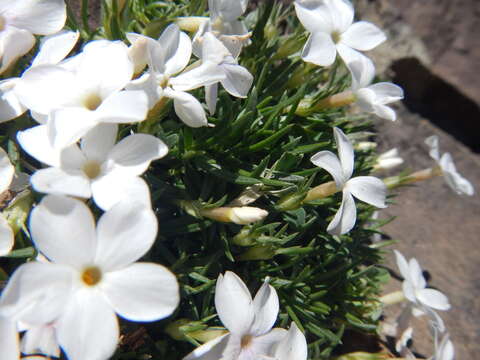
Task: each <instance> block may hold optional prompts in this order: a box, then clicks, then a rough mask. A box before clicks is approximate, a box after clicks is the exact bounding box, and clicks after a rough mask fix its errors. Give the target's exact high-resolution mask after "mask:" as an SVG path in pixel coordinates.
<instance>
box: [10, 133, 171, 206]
mask: <svg viewBox="0 0 480 360" xmlns="http://www.w3.org/2000/svg"><path fill="white" fill-rule="evenodd" d="M47 131H48V129H47V125H39V126H36V127H33V128H30V129H27V130H25V131H20V132H18V133H17V138H18V142H19V143H20V145H21V146H22V148H23V149H24V150H25V151H26V152H27V153H29V154H30V155H31V156H33V157H34V158H36V159H37V160H39V161H41V162H43V163H45V164H47V165H49V166H50V167H49V168H46V169H40V170H37V171H36V172H35V173H34V174H33V175H32V177H31V180H30V181H31V183H32V186H33V188H34V189H35V190H36V191H39V192H43V193H47V194H60V195H71V196H77V197H81V198H90V197H93V199H94V200H95V203H96V204H97V205H98V206H99V207H100V208H102V209H103V210H107V209H109V208H111V207H112V206H113V205H115V204H116V203H117V202H118V201H121V200H125V199H129V200H130V201H133V200H137V201H141V202H143V203H144V204H146V205H147V206H150V191H149V189H148V185H147V184H146V183H145V181H144V180H143V179H142V178H140V177H139V176H140V175H141V174H142V173H143V172H145V170H147V168H148V166H149V165H150V162H151V161H153V160H156V159H159V158H161V157H163V156H165V155H166V154H167V152H168V148H167V146H166V145H165V144H164V143H163V142H162V141H161V140H160V139H157V138H156V137H154V136H152V135H147V134H134V135H129V136H127V137H125V138H124V139H122V140H121V141H120V142H118V143H117V144H115V142H116V139H117V125H116V124H101V125H98V126H97V127H96V128H94V129H92V130H91V131H90V132H89V133H87V135H85V136H84V138H83V139H82V141H81V144H80V146H78V145H77V144H74V145H70V146H69V147H67V148H65V149H63V150H57V149H55V148H54V147H53V146H51V144H50V142H49V140H48V135H47Z"/></svg>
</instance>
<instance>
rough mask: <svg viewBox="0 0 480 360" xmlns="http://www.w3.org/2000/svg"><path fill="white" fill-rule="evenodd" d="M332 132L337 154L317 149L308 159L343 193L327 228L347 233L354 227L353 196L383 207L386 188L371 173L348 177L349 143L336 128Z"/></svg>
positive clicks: (351, 159) (350, 169)
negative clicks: (338, 207) (327, 175)
mask: <svg viewBox="0 0 480 360" xmlns="http://www.w3.org/2000/svg"><path fill="white" fill-rule="evenodd" d="M333 134H334V136H335V142H336V143H337V148H338V155H339V156H338V157H337V156H336V155H335V154H333V153H332V152H330V151H320V152H318V153H316V154H315V155H313V156H312V157H311V158H310V161H311V162H312V163H313V164H315V165H316V166H319V167H321V168H323V169H325V170H326V171H327V172H328V173H329V174H330V175H332V177H333V179H334V180H335V185H336V187H337V189H338V190H341V191H342V193H343V197H342V204H341V206H340V209H338V211H337V213H336V214H335V216H334V218H333V220H332V221H331V222H330V224H328V227H327V231H328V232H329V233H330V234H334V235H341V234H345V233H347V232H349V231H350V230H351V229H352V228H353V227H354V226H355V221H356V219H357V208H356V206H355V201H354V199H353V197H356V198H357V199H359V200H362V201H364V202H366V203H367V204H370V205H373V206H376V207H377V208H385V207H386V205H385V199H386V194H387V187H386V186H385V184H384V183H383V181H382V180H380V179H378V178H376V177H373V176H357V177H354V178H352V174H353V165H354V153H353V146H352V144H351V143H350V140H349V139H348V138H347V136H346V135H345V134H344V133H343V131H342V130H340V129H339V128H337V127H336V128H334V129H333Z"/></svg>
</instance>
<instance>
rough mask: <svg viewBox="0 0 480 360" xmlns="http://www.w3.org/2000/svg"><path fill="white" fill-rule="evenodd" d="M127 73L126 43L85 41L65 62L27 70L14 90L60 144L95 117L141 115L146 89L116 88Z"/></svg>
mask: <svg viewBox="0 0 480 360" xmlns="http://www.w3.org/2000/svg"><path fill="white" fill-rule="evenodd" d="M132 76H133V63H132V62H131V61H130V58H129V56H128V48H127V46H126V45H125V44H123V43H122V42H119V41H106V40H98V41H93V42H91V43H89V44H87V45H86V46H85V48H84V49H83V52H82V53H81V54H80V55H77V56H76V57H75V58H73V59H72V61H71V63H69V66H64V65H62V66H60V65H38V66H35V67H32V68H31V69H29V70H27V71H26V72H25V73H24V74H23V76H22V78H21V81H19V82H18V83H17V85H16V87H15V92H16V93H17V95H18V98H19V99H20V101H21V102H22V103H23V104H24V105H25V106H26V107H28V108H29V109H30V110H31V111H32V113H35V115H36V116H34V117H35V119H37V121H40V122H42V121H43V120H42V119H45V118H46V119H47V120H46V123H47V126H48V135H49V138H50V142H51V143H52V144H53V145H54V147H56V148H58V149H61V148H64V147H67V146H69V145H71V144H74V143H75V142H77V141H78V140H79V139H80V138H81V137H82V136H84V135H85V134H86V133H87V132H88V131H89V130H91V129H93V128H94V127H95V126H97V125H98V124H100V123H131V122H138V121H142V120H144V119H145V117H146V115H147V111H148V106H147V97H146V95H145V94H144V93H143V92H141V91H121V90H122V89H123V88H124V87H125V85H127V83H128V82H129V81H130V80H131V78H132ZM38 115H40V116H38Z"/></svg>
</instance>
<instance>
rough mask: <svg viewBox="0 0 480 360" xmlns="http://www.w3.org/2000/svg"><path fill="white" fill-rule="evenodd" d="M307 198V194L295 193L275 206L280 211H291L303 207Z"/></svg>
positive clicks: (285, 197)
mask: <svg viewBox="0 0 480 360" xmlns="http://www.w3.org/2000/svg"><path fill="white" fill-rule="evenodd" d="M305 196H306V194H305V193H293V194H289V195H286V196H284V197H283V198H281V199H280V200H279V201H278V202H277V204H276V205H275V209H277V210H278V211H289V210H295V209H298V208H299V207H300V206H302V203H303V200H304V199H305Z"/></svg>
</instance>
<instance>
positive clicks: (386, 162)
mask: <svg viewBox="0 0 480 360" xmlns="http://www.w3.org/2000/svg"><path fill="white" fill-rule="evenodd" d="M401 164H403V159H402V158H401V157H400V156H398V149H397V148H393V149H391V150H388V151H387V152H384V153H383V154H381V155H380V156H379V157H378V158H377V163H376V164H375V165H374V166H373V168H374V170H376V171H380V170H388V169H393V168H394V167H396V166H399V165H401Z"/></svg>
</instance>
